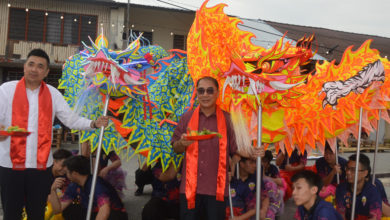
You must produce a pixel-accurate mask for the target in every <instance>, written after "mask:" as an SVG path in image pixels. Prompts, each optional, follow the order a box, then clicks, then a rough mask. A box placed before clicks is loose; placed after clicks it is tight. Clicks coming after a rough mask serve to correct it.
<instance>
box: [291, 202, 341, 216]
mask: <svg viewBox="0 0 390 220" xmlns="http://www.w3.org/2000/svg"><path fill="white" fill-rule="evenodd" d="M298 215H299V216H298V217H299V219H300V220H343V218H342V217H341V215H340V214H339V213H338V212H337V211H336V210H335V209H334V208H333V206H332V204H330V203H329V202H325V201H324V200H319V201H317V202H316V203H315V205H314V207H312V208H311V209H310V210H309V211H306V209H305V208H304V207H303V206H298ZM305 215H306V218H305Z"/></svg>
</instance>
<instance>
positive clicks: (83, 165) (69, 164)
mask: <svg viewBox="0 0 390 220" xmlns="http://www.w3.org/2000/svg"><path fill="white" fill-rule="evenodd" d="M89 166H90V164H89V159H88V158H87V157H84V156H80V155H78V156H72V157H69V158H68V159H66V160H65V161H64V167H66V168H67V169H68V170H69V171H70V172H77V173H79V174H81V175H89V174H91V171H90V167H89Z"/></svg>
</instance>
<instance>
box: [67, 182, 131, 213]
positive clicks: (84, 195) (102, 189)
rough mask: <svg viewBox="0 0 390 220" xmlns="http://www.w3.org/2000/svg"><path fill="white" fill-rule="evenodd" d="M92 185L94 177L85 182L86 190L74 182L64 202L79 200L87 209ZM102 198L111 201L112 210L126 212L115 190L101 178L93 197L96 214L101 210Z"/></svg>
mask: <svg viewBox="0 0 390 220" xmlns="http://www.w3.org/2000/svg"><path fill="white" fill-rule="evenodd" d="M91 184H92V176H89V177H88V179H87V181H86V182H85V185H84V188H82V187H81V186H79V185H77V184H76V183H73V182H72V183H71V184H69V186H68V188H67V189H66V191H65V194H64V196H63V198H62V199H61V200H62V201H68V200H72V201H73V200H79V201H80V203H81V205H82V207H83V208H85V209H87V208H88V200H89V194H90V192H91ZM102 198H108V199H109V201H110V207H111V209H113V210H122V211H124V206H123V204H122V201H121V200H120V198H119V196H118V194H117V192H116V191H115V189H114V188H113V187H112V186H111V185H110V184H109V183H107V182H106V181H105V180H103V179H102V178H100V177H97V179H96V186H95V196H94V197H93V206H92V210H93V211H94V212H96V211H98V210H99V207H98V201H99V199H102Z"/></svg>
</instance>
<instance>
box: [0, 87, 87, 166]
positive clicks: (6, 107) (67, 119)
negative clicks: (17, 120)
mask: <svg viewBox="0 0 390 220" xmlns="http://www.w3.org/2000/svg"><path fill="white" fill-rule="evenodd" d="M18 82H19V81H11V82H6V83H3V84H2V85H1V86H0V124H1V125H4V126H5V127H6V128H7V127H9V126H11V123H12V102H13V99H14V94H15V88H16V85H17V83H18ZM47 87H48V88H49V91H50V93H51V98H52V104H53V108H52V109H53V114H52V116H53V122H54V117H55V116H57V118H58V119H59V120H60V121H61V122H62V123H63V124H64V125H65V126H67V127H68V128H71V129H77V130H90V129H91V127H90V124H91V120H89V119H86V118H82V117H80V116H78V115H76V114H75V113H74V112H73V111H72V110H71V109H70V107H69V105H68V104H67V103H66V101H65V99H64V97H63V96H62V94H61V93H60V92H59V91H58V90H57V89H56V88H54V87H53V86H51V85H47ZM39 89H40V87H39V88H37V89H35V90H30V89H27V88H26V93H27V99H28V103H29V111H28V127H27V128H26V129H27V130H28V131H30V132H31V134H30V135H29V136H28V137H27V143H26V163H25V167H26V168H37V146H38V132H37V131H38V103H39V102H38V95H39ZM52 136H53V133H52ZM10 146H11V138H10V137H8V138H7V139H5V140H4V141H0V166H1V167H7V168H12V162H11V157H10ZM52 164H53V156H52V151H50V154H49V158H48V161H47V164H46V167H50V166H51V165H52Z"/></svg>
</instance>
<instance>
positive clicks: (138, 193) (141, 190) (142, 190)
mask: <svg viewBox="0 0 390 220" xmlns="http://www.w3.org/2000/svg"><path fill="white" fill-rule="evenodd" d="M143 193H144V189H142V188H138V189H137V190H136V191H135V192H134V195H135V196H141V195H142V194H143Z"/></svg>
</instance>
